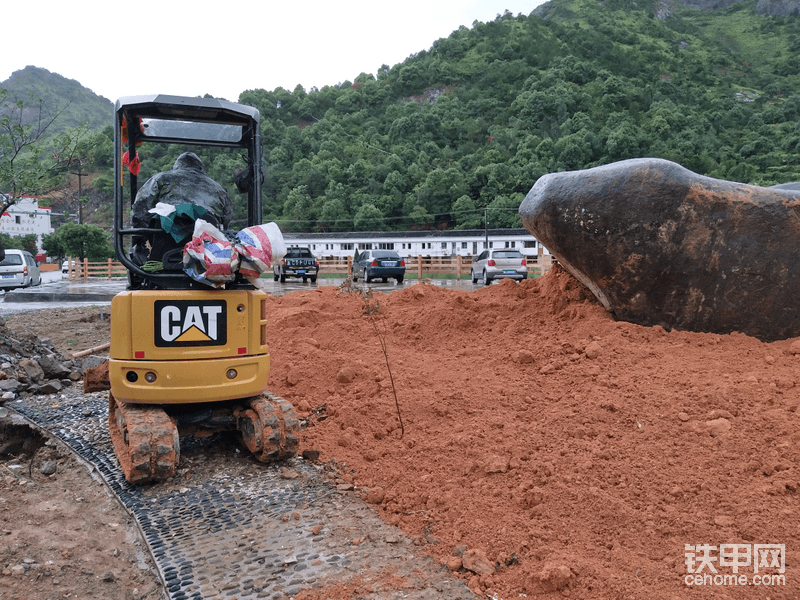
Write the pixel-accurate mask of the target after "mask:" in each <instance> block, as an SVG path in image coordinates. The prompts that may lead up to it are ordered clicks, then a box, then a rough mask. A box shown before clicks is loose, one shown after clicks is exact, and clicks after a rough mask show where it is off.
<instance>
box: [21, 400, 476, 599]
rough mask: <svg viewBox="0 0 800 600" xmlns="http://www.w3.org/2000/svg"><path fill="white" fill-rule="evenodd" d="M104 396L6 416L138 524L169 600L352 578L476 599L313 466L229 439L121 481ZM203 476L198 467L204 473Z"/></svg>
mask: <svg viewBox="0 0 800 600" xmlns="http://www.w3.org/2000/svg"><path fill="white" fill-rule="evenodd" d="M107 403H108V401H107V398H106V395H105V394H104V393H95V394H87V395H82V394H64V395H61V396H52V397H38V398H28V399H24V400H21V401H18V402H13V403H9V404H8V405H7V406H9V407H10V408H13V409H15V410H17V411H18V412H20V413H22V414H24V415H25V416H26V417H27V418H28V419H30V420H32V421H33V422H35V423H37V424H38V425H40V426H41V427H43V428H45V429H47V430H49V431H50V432H52V433H53V434H54V435H56V436H58V437H60V438H61V439H62V440H63V441H65V442H66V443H67V444H68V445H70V446H71V447H72V448H73V449H74V450H75V451H76V452H77V453H78V454H80V455H81V457H82V458H83V459H85V460H87V461H89V462H90V463H92V464H93V465H94V466H95V467H96V468H97V470H98V472H99V473H100V474H101V475H102V477H103V479H104V480H105V481H106V482H107V484H108V486H109V487H110V488H111V489H112V490H113V492H114V493H115V494H116V495H117V497H118V498H119V499H120V501H121V502H122V503H123V504H124V505H125V507H126V508H127V510H128V511H129V512H130V514H131V516H132V517H133V518H134V519H135V520H136V522H137V524H138V526H139V528H140V530H141V531H142V534H143V536H144V538H145V540H146V543H147V545H148V546H149V548H150V551H151V553H152V555H153V557H154V559H155V562H156V564H157V566H158V569H159V572H160V574H161V577H162V580H163V581H164V585H165V588H166V591H167V595H168V597H169V598H170V599H171V600H183V599H197V600H200V599H220V600H226V599H232V598H235V599H242V600H250V599H278V598H288V597H291V596H292V595H293V594H296V593H298V592H299V591H301V590H303V589H308V588H312V587H317V586H320V585H324V584H327V583H332V582H334V581H342V580H349V579H350V578H351V577H352V576H353V575H355V574H358V575H359V576H360V577H362V578H365V579H366V580H368V581H369V580H373V581H379V580H380V578H381V576H382V575H385V574H393V575H395V576H397V577H400V578H404V579H405V581H406V583H405V584H404V586H403V589H402V590H393V589H391V586H389V588H390V589H383V590H382V591H380V592H379V593H378V592H376V595H374V596H370V597H375V598H378V597H380V598H395V597H396V598H411V599H414V598H417V599H420V600H423V599H427V598H431V599H433V598H447V599H461V598H465V599H466V598H474V596H473V594H472V593H471V592H470V591H469V589H468V588H467V587H466V585H464V583H463V582H462V581H459V580H458V579H456V578H455V577H453V576H452V574H451V573H450V572H449V571H447V569H445V568H444V567H443V566H441V565H438V564H436V563H434V561H433V560H432V559H430V558H429V557H424V556H422V557H421V556H417V555H416V553H415V548H414V545H413V544H412V543H411V541H410V540H409V539H408V538H406V537H405V536H404V535H403V534H402V532H400V531H399V530H398V529H396V528H394V527H392V526H389V525H386V524H385V523H383V521H381V520H380V519H379V518H378V516H377V515H376V514H375V513H374V512H373V511H372V510H371V509H370V508H369V507H368V506H367V505H366V504H365V503H364V502H363V501H362V500H361V499H360V498H359V497H358V496H357V495H356V493H355V492H352V491H341V490H339V489H337V488H336V486H335V484H334V482H333V479H332V477H331V474H330V473H329V472H328V471H327V470H326V468H325V467H324V466H323V465H321V464H315V463H309V462H306V461H304V460H302V459H294V460H292V461H289V462H288V463H285V464H283V465H264V464H261V463H257V462H256V461H254V460H253V459H252V458H251V457H250V456H249V455H246V454H244V453H242V452H240V451H239V447H238V446H237V444H236V441H235V440H234V439H232V438H231V437H230V436H225V435H217V436H212V437H210V438H204V439H199V440H198V439H194V438H188V439H182V449H181V454H182V457H181V465H180V467H179V470H178V476H177V477H175V478H173V479H172V480H170V481H168V482H164V483H159V484H152V485H146V486H133V485H131V484H129V483H128V482H126V481H125V479H124V478H123V476H122V474H121V472H120V471H119V467H118V465H117V461H116V457H115V456H114V452H113V448H112V445H111V440H110V438H109V436H108V428H107V410H108V409H107ZM200 466H202V468H200Z"/></svg>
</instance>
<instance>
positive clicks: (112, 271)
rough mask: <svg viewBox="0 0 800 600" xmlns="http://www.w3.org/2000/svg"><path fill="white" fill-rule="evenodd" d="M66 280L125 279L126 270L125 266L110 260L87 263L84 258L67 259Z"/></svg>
mask: <svg viewBox="0 0 800 600" xmlns="http://www.w3.org/2000/svg"><path fill="white" fill-rule="evenodd" d="M67 261H68V265H69V267H68V271H67V274H68V279H69V280H70V281H76V280H78V279H89V277H101V278H105V279H111V278H113V277H127V276H128V270H127V269H126V268H125V266H124V265H123V264H122V263H120V262H117V261H114V260H111V259H110V258H109V259H108V260H106V261H103V262H89V260H88V259H86V258H84V259H83V260H80V259H78V258H71V257H70V258H68V259H67Z"/></svg>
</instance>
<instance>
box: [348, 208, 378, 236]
mask: <svg viewBox="0 0 800 600" xmlns="http://www.w3.org/2000/svg"><path fill="white" fill-rule="evenodd" d="M383 227H384V225H383V213H382V212H381V211H380V209H379V208H377V207H376V206H375V205H374V204H362V205H361V206H360V207H359V209H358V211H357V212H356V215H355V217H353V229H355V230H356V231H380V230H382V229H383Z"/></svg>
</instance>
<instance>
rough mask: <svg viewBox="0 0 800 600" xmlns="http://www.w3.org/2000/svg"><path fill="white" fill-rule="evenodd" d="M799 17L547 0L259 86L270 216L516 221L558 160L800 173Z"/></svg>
mask: <svg viewBox="0 0 800 600" xmlns="http://www.w3.org/2000/svg"><path fill="white" fill-rule="evenodd" d="M799 53H800V19H798V17H797V16H794V15H792V16H777V17H775V16H763V15H759V14H757V13H756V0H746V1H745V2H741V3H736V4H733V5H732V6H729V7H727V8H721V9H717V10H712V11H700V10H697V9H694V8H690V7H686V6H684V5H682V4H680V3H677V2H672V3H668V2H664V1H662V2H656V3H637V2H631V1H630V0H626V1H622V0H606V1H605V2H603V3H598V2H596V0H553V1H552V2H550V3H548V4H547V5H545V6H543V7H540V9H537V11H535V13H534V14H532V15H531V16H528V17H525V16H516V17H515V16H513V15H511V14H510V13H508V12H507V13H506V14H504V15H502V16H500V17H498V18H497V19H496V20H494V21H491V22H488V23H476V24H475V25H474V26H473V27H472V28H471V29H467V28H465V27H462V28H460V29H459V30H457V31H455V32H453V33H452V34H451V35H450V36H449V37H447V38H444V39H439V40H436V41H435V42H434V43H433V45H432V46H431V47H430V48H429V49H427V50H423V51H421V52H419V53H418V54H416V55H414V56H412V57H409V58H408V59H407V60H406V61H404V62H403V63H401V64H398V65H395V66H394V67H391V68H389V67H388V66H384V68H382V69H381V70H380V71H379V73H378V77H377V79H376V78H374V77H373V76H372V75H365V74H362V75H360V76H359V77H357V78H356V79H355V81H354V82H349V81H347V82H344V83H343V84H341V85H338V86H334V87H325V88H323V89H321V90H317V89H312V90H310V91H308V92H306V91H304V90H303V89H302V88H299V87H298V88H296V89H294V90H292V91H288V90H283V89H280V88H279V89H276V90H274V91H271V92H268V91H265V90H250V91H247V92H244V93H243V94H242V95H241V96H240V101H241V102H244V103H248V104H252V105H254V106H256V107H258V108H259V109H260V110H261V113H262V115H263V117H264V125H263V130H264V135H263V139H264V143H265V152H264V155H265V157H266V171H267V181H266V185H265V206H266V207H267V210H268V211H269V217H271V218H276V219H277V220H278V221H279V222H280V223H281V224H282V226H283V227H284V228H285V229H288V230H291V229H315V230H348V229H357V230H358V229H382V228H386V229H394V228H397V229H407V228H413V227H431V226H437V227H445V226H447V227H452V226H455V227H463V228H468V227H475V226H482V221H483V216H484V211H485V210H486V209H488V214H489V219H490V225H491V226H499V227H503V226H515V225H518V224H519V220H518V217H517V215H516V207H518V206H519V203H520V201H521V200H522V198H523V197H524V195H525V193H526V192H527V191H528V190H529V189H530V187H531V186H532V185H533V184H534V183H535V181H536V179H537V178H538V177H539V176H541V175H543V174H544V173H547V172H552V171H561V170H573V169H582V168H586V167H591V166H596V165H600V164H605V163H609V162H613V161H618V160H622V159H626V158H634V157H646V156H653V157H662V158H666V159H670V160H673V161H675V162H678V163H680V164H682V165H684V166H686V167H687V168H689V169H692V170H693V171H696V172H698V173H702V174H706V175H710V176H713V177H718V178H722V179H729V180H735V181H742V182H749V183H756V184H762V185H771V184H776V183H783V182H786V181H796V180H800V125H798V117H800V61H798V60H797V59H796V57H797V56H798V54H799Z"/></svg>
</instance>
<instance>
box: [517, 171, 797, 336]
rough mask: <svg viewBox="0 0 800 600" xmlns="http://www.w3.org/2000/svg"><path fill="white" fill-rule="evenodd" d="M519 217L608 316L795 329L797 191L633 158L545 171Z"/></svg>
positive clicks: (789, 332) (689, 325) (772, 332)
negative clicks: (723, 179) (603, 307)
mask: <svg viewBox="0 0 800 600" xmlns="http://www.w3.org/2000/svg"><path fill="white" fill-rule="evenodd" d="M520 215H521V216H522V222H523V224H524V225H525V227H527V229H528V230H529V231H531V232H532V233H533V234H534V235H535V236H536V237H537V239H539V240H540V241H541V242H542V244H543V245H544V246H545V247H547V248H548V249H549V250H550V252H551V253H552V254H553V255H554V256H555V257H556V258H557V259H558V260H559V262H560V263H561V264H562V265H563V266H564V267H565V268H566V269H567V270H568V271H569V272H570V273H572V275H574V276H575V277H576V278H577V279H578V280H580V281H581V282H582V283H584V284H585V285H586V286H587V287H588V288H589V289H591V290H592V292H593V293H594V294H595V296H597V298H598V300H600V302H601V303H602V304H603V306H605V307H606V309H607V310H609V311H611V312H612V313H613V314H614V316H615V317H616V318H617V319H620V320H624V321H630V322H632V323H638V324H641V325H661V326H662V327H664V328H665V329H672V328H677V329H681V330H689V331H696V332H712V333H731V332H734V331H738V332H742V333H746V334H748V335H752V336H754V337H757V338H759V339H761V340H764V341H774V340H780V339H786V338H789V337H795V336H798V335H800V304H799V303H798V302H797V298H798V296H800V271H798V270H797V265H798V264H800V191H794V190H786V189H774V188H761V187H757V186H752V185H744V184H739V183H733V182H729V181H721V180H718V179H712V178H710V177H704V176H701V175H697V174H696V173H692V172H691V171H689V170H687V169H685V168H683V167H681V166H680V165H678V164H676V163H673V162H670V161H666V160H661V159H634V160H627V161H622V162H618V163H614V164H610V165H605V166H602V167H595V168H593V169H587V170H583V171H572V172H567V173H551V174H548V175H545V176H543V177H541V178H540V179H539V180H538V181H537V182H536V184H535V185H534V186H533V188H532V189H531V190H530V192H528V195H527V196H526V198H525V200H524V201H523V203H522V205H521V206H520Z"/></svg>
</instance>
